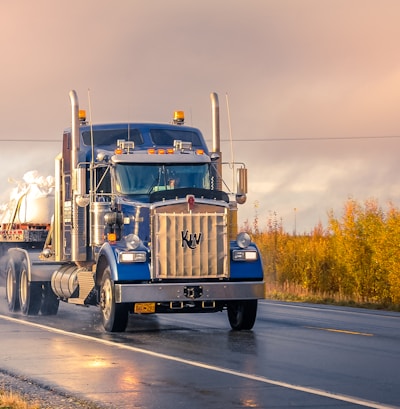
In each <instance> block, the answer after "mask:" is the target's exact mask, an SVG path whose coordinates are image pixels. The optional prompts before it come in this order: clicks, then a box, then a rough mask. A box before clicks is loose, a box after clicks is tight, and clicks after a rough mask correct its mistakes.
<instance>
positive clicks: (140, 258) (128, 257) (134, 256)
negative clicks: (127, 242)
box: [118, 251, 147, 263]
mask: <svg viewBox="0 0 400 409" xmlns="http://www.w3.org/2000/svg"><path fill="white" fill-rule="evenodd" d="M118 260H119V262H120V263H144V262H146V261H147V254H146V252H145V251H122V252H121V253H119V255H118Z"/></svg>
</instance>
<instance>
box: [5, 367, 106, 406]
mask: <svg viewBox="0 0 400 409" xmlns="http://www.w3.org/2000/svg"><path fill="white" fill-rule="evenodd" d="M0 389H2V390H4V391H5V392H12V393H15V394H18V395H19V396H21V397H22V398H23V399H25V400H26V401H27V402H28V403H29V404H35V405H39V406H40V409H55V408H57V409H112V407H110V406H101V405H99V404H97V403H93V402H89V401H85V400H82V399H80V398H78V397H76V396H72V395H69V394H68V393H65V392H63V391H59V390H56V389H53V388H51V387H49V386H47V385H41V384H39V383H38V382H35V381H33V380H31V379H27V378H25V377H23V376H19V375H16V374H12V373H10V372H7V371H4V370H3V369H0Z"/></svg>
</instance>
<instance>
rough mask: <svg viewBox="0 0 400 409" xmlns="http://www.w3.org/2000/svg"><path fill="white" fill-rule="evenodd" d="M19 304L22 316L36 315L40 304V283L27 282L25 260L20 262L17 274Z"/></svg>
mask: <svg viewBox="0 0 400 409" xmlns="http://www.w3.org/2000/svg"><path fill="white" fill-rule="evenodd" d="M19 303H20V305H21V312H22V314H24V315H37V314H38V313H39V310H40V306H41V304H42V288H41V283H40V282H35V281H30V280H29V277H28V267H27V264H26V260H23V261H22V263H21V269H20V273H19Z"/></svg>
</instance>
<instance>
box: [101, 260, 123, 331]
mask: <svg viewBox="0 0 400 409" xmlns="http://www.w3.org/2000/svg"><path fill="white" fill-rule="evenodd" d="M100 310H101V315H102V321H103V327H104V329H105V330H106V331H108V332H123V331H125V329H126V326H127V325H128V315H129V310H128V305H127V304H117V303H116V302H115V289H114V282H113V281H112V280H111V273H110V267H107V268H106V269H105V271H104V274H103V279H102V280H101V287H100Z"/></svg>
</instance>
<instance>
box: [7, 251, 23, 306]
mask: <svg viewBox="0 0 400 409" xmlns="http://www.w3.org/2000/svg"><path fill="white" fill-rule="evenodd" d="M18 288H19V268H18V265H17V264H16V263H15V262H14V260H13V259H11V258H10V259H9V260H8V262H7V267H6V298H7V304H8V311H10V312H17V311H19V310H20V305H19V298H18V292H19V290H18Z"/></svg>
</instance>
